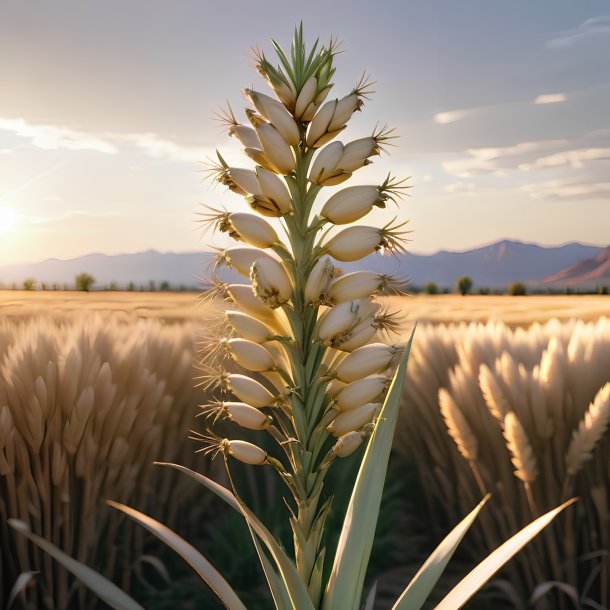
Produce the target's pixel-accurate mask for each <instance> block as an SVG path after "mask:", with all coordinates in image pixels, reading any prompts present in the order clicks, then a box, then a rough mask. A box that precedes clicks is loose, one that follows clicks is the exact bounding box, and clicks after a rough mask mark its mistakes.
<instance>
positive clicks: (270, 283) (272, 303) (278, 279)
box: [250, 257, 292, 309]
mask: <svg viewBox="0 0 610 610" xmlns="http://www.w3.org/2000/svg"><path fill="white" fill-rule="evenodd" d="M250 279H251V280H252V289H253V291H254V294H255V295H256V296H257V297H258V298H259V299H260V300H261V301H263V303H265V304H266V305H268V306H269V307H271V308H272V309H275V308H276V307H279V306H280V305H283V304H284V303H286V302H287V301H289V300H290V298H291V297H292V282H291V281H290V277H289V275H288V273H286V270H285V269H284V267H283V265H282V263H280V262H279V261H276V260H275V259H273V258H271V257H269V258H259V259H257V260H256V261H255V262H254V263H253V264H252V268H251V271H250Z"/></svg>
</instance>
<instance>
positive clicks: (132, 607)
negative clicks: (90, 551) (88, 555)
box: [8, 519, 144, 610]
mask: <svg viewBox="0 0 610 610" xmlns="http://www.w3.org/2000/svg"><path fill="white" fill-rule="evenodd" d="M8 524H9V525H10V526H11V527H12V528H13V529H15V530H16V531H18V532H19V533H20V534H22V535H23V536H25V537H26V538H27V539H28V540H30V541H31V542H33V543H34V544H35V545H36V546H38V547H39V548H41V549H42V550H43V551H45V553H48V554H49V555H51V557H53V559H55V560H56V561H57V562H59V563H60V564H61V565H62V566H63V567H64V568H66V570H68V571H69V572H70V573H72V574H73V575H74V576H76V578H78V580H80V581H81V582H82V583H83V584H84V585H86V586H87V587H88V588H89V589H91V590H92V591H93V592H94V593H95V594H96V595H97V596H98V597H99V598H100V599H101V600H102V601H104V602H105V603H107V604H108V605H109V606H110V607H111V608H114V609H115V610H144V608H143V607H142V606H140V604H138V602H136V601H135V600H134V599H132V598H131V597H129V595H127V593H125V592H124V591H122V590H121V589H120V588H119V587H117V586H116V585H115V584H114V583H113V582H112V581H110V580H108V579H107V578H106V577H104V576H102V575H101V574H98V573H97V572H96V571H95V570H93V569H91V568H90V567H89V566H86V565H84V564H82V563H80V562H79V561H76V559H72V557H70V556H69V555H67V554H66V553H64V552H63V551H62V550H61V549H59V548H57V547H56V546H55V545H54V544H52V543H51V542H49V541H48V540H45V539H44V538H41V537H40V536H37V535H36V534H34V533H33V532H31V531H30V529H29V528H28V526H27V525H26V524H25V523H24V522H23V521H19V520H18V519H9V520H8Z"/></svg>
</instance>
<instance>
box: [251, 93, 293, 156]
mask: <svg viewBox="0 0 610 610" xmlns="http://www.w3.org/2000/svg"><path fill="white" fill-rule="evenodd" d="M244 93H245V95H246V96H247V97H248V98H249V99H250V101H251V102H252V104H253V105H254V107H255V108H256V110H257V111H258V112H259V113H260V114H261V115H262V116H263V117H265V118H266V119H267V120H268V121H269V122H270V123H271V124H272V125H273V126H274V127H275V128H276V129H277V130H278V131H279V132H280V133H281V134H282V137H283V138H284V139H285V140H286V142H288V144H290V145H291V146H296V145H297V144H298V143H299V142H300V141H301V136H300V134H299V128H298V126H297V124H296V123H295V121H294V119H293V118H292V116H291V114H290V113H289V112H288V110H286V107H285V106H284V105H283V104H281V103H280V102H278V101H277V100H274V99H273V98H272V97H269V96H268V95H265V94H264V93H258V92H257V91H253V90H252V89H244Z"/></svg>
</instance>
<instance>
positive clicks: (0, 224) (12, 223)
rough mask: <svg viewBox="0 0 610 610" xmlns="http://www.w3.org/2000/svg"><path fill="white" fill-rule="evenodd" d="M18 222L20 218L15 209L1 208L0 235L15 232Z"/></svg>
mask: <svg viewBox="0 0 610 610" xmlns="http://www.w3.org/2000/svg"><path fill="white" fill-rule="evenodd" d="M18 222H19V216H18V214H17V211H16V210H15V209H14V208H6V207H3V206H0V234H3V233H10V232H11V231H14V230H15V229H16V228H17V224H18Z"/></svg>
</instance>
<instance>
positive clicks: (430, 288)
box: [424, 282, 438, 294]
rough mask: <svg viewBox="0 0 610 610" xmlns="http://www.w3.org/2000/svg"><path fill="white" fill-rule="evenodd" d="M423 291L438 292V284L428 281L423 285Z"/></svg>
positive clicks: (428, 292) (427, 292)
mask: <svg viewBox="0 0 610 610" xmlns="http://www.w3.org/2000/svg"><path fill="white" fill-rule="evenodd" d="M424 292H425V293H426V294H438V286H437V284H436V282H428V283H427V284H426V285H425V286H424Z"/></svg>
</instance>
